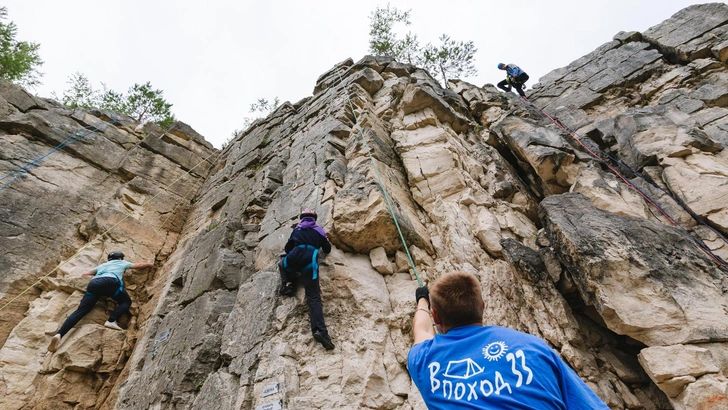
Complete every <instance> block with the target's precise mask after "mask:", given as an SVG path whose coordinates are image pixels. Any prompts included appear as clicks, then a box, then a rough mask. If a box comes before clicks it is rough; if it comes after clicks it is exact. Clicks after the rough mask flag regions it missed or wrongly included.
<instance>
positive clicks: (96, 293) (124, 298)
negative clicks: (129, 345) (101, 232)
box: [48, 251, 154, 352]
mask: <svg viewBox="0 0 728 410" xmlns="http://www.w3.org/2000/svg"><path fill="white" fill-rule="evenodd" d="M107 260H108V262H106V263H102V264H101V265H99V266H97V267H95V268H93V269H91V270H89V271H87V272H84V273H83V274H81V276H93V277H94V278H93V279H91V281H90V282H89V283H88V286H87V287H86V294H85V295H83V298H82V299H81V303H80V304H79V306H78V309H76V311H75V312H73V313H72V314H71V316H69V317H68V318H67V319H66V320H65V321H64V322H63V326H61V328H60V329H59V330H58V332H57V333H56V335H55V336H53V337H52V338H51V342H50V344H49V345H48V351H49V352H55V351H56V350H58V345H59V344H60V343H61V338H63V336H65V335H66V333H68V331H69V330H71V329H72V328H73V327H74V326H75V325H76V323H78V322H79V321H80V320H81V319H83V317H84V316H86V315H87V314H88V313H89V312H90V311H91V309H93V308H94V306H95V305H96V302H98V301H99V299H100V298H101V296H108V297H110V298H112V299H114V300H115V301H116V303H118V304H119V305H118V306H117V307H116V309H114V311H113V312H111V315H110V316H109V320H107V321H106V323H104V326H105V327H108V328H109V329H114V330H123V329H122V328H121V327H120V326H119V325H118V324H116V321H117V320H119V318H120V317H121V315H123V314H124V313H126V312H128V311H129V308H130V307H131V298H130V297H129V294H128V293H126V290H124V282H123V281H122V279H121V277H122V276H123V275H124V272H125V271H126V270H127V269H146V268H152V267H154V264H153V263H131V262H127V261H125V260H124V254H123V253H121V252H119V251H114V252H111V253H109V255H108V257H107Z"/></svg>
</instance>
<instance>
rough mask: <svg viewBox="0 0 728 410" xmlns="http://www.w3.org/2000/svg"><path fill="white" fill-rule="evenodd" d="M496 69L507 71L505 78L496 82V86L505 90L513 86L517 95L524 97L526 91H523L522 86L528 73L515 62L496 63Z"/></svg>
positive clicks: (509, 89) (507, 90) (509, 90)
mask: <svg viewBox="0 0 728 410" xmlns="http://www.w3.org/2000/svg"><path fill="white" fill-rule="evenodd" d="M498 69H499V70H506V73H507V76H506V79H505V80H503V81H501V82H499V83H498V88H500V89H501V90H503V91H506V92H511V89H512V88H515V89H516V91H518V95H520V96H521V97H525V96H526V93H524V92H523V87H524V84H525V83H526V81H528V74H526V73H525V72H524V71H523V70H521V68H520V67H518V66H517V65H515V64H503V63H498Z"/></svg>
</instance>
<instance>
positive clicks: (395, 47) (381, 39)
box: [369, 3, 419, 64]
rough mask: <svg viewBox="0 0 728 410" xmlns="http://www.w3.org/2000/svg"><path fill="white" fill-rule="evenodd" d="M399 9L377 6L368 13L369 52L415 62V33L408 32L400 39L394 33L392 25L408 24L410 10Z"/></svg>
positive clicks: (416, 41)
mask: <svg viewBox="0 0 728 410" xmlns="http://www.w3.org/2000/svg"><path fill="white" fill-rule="evenodd" d="M411 11H412V10H407V11H401V10H399V9H397V8H396V7H391V6H390V5H389V3H387V7H385V8H381V7H377V8H376V9H374V11H373V12H372V13H371V14H370V15H369V52H370V53H372V54H374V55H378V56H389V57H392V58H394V59H395V60H399V61H406V62H408V63H410V64H415V63H416V62H417V58H418V55H419V41H418V39H417V35H413V34H412V33H411V32H408V33H407V34H406V35H405V38H404V39H402V40H400V39H398V38H397V35H396V34H395V33H394V25H395V24H397V23H402V24H404V25H405V26H409V25H410V24H411V22H410V12H411Z"/></svg>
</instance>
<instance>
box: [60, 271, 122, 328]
mask: <svg viewBox="0 0 728 410" xmlns="http://www.w3.org/2000/svg"><path fill="white" fill-rule="evenodd" d="M120 287H121V283H119V279H116V278H112V277H101V278H93V279H91V282H89V283H88V286H87V287H86V294H85V295H83V299H81V304H80V305H78V309H76V311H75V312H73V313H71V316H69V317H68V318H67V319H66V321H65V322H63V326H61V329H60V330H59V331H58V333H60V334H61V337H63V336H65V335H66V333H68V331H69V330H71V329H72V328H73V327H74V326H76V323H78V322H79V320H81V319H83V317H84V316H86V315H87V314H88V312H90V311H91V309H93V308H94V305H96V302H98V301H99V299H100V298H101V296H109V297H111V298H112V299H114V300H115V301H116V303H118V304H119V305H118V306H117V307H116V309H114V311H113V312H111V316H109V322H116V321H117V320H118V319H119V318H120V317H121V315H123V314H124V313H126V312H128V311H129V307H131V298H130V297H129V294H128V293H126V290H124V289H122V290H121V291H119V288H120Z"/></svg>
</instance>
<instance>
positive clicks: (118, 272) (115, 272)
mask: <svg viewBox="0 0 728 410" xmlns="http://www.w3.org/2000/svg"><path fill="white" fill-rule="evenodd" d="M131 265H132V263H131V262H127V261H125V260H121V259H114V260H111V261H108V262H106V263H102V264H101V265H99V266H97V267H95V268H94V271H96V276H94V278H117V279H119V282H121V283H124V281H122V280H121V277H122V276H123V275H124V271H125V270H127V269H129V268H130V267H131Z"/></svg>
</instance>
